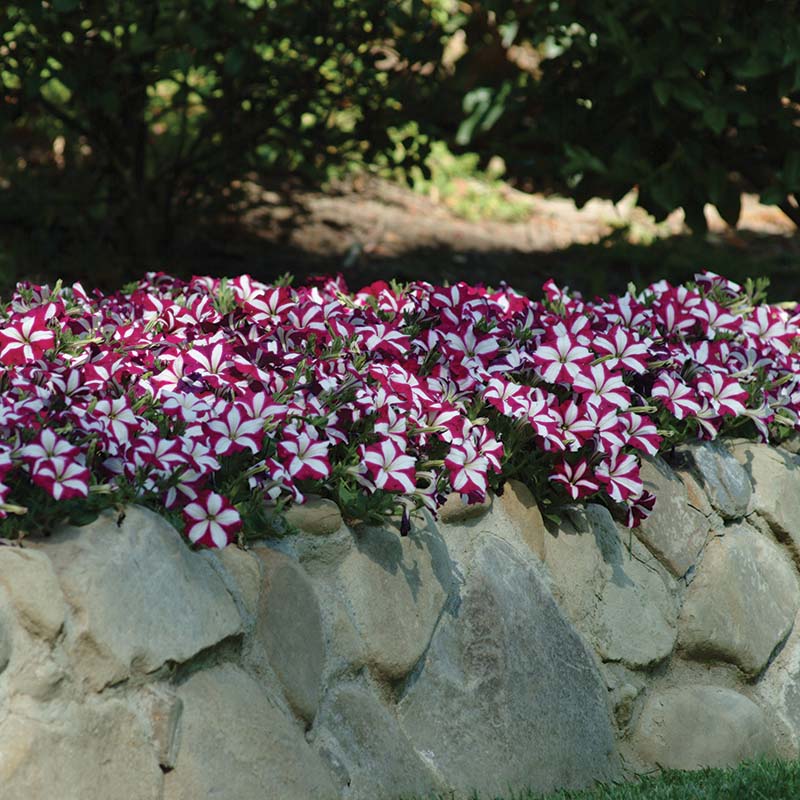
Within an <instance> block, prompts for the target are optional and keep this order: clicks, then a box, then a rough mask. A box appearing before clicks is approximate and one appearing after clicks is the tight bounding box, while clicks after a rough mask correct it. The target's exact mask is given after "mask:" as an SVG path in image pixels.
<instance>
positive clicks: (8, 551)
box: [0, 547, 67, 641]
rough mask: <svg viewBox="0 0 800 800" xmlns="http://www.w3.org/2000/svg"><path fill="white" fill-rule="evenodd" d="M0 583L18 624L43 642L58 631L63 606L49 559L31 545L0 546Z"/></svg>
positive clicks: (64, 607)
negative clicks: (23, 546)
mask: <svg viewBox="0 0 800 800" xmlns="http://www.w3.org/2000/svg"><path fill="white" fill-rule="evenodd" d="M0 586H2V587H3V588H4V589H5V590H6V592H7V593H8V597H9V599H10V601H11V603H12V605H13V607H14V609H15V611H16V613H17V614H18V615H19V620H20V622H21V623H22V625H23V626H24V627H25V628H26V629H27V630H28V631H29V632H30V633H31V634H33V635H34V636H38V637H41V638H42V639H45V640H47V641H51V640H52V639H54V638H55V637H56V636H57V635H58V634H59V632H60V631H61V628H62V626H63V625H64V620H65V618H66V613H67V606H66V603H65V602H64V595H63V593H62V592H61V586H59V583H58V578H57V577H56V575H55V572H53V567H52V564H51V563H50V559H49V558H48V557H47V556H46V555H45V554H44V553H43V552H41V551H40V550H36V549H34V548H33V547H26V548H24V549H23V548H21V547H0Z"/></svg>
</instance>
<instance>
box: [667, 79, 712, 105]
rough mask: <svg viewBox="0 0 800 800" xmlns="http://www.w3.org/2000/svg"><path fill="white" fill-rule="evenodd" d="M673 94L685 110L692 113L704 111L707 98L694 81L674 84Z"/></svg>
mask: <svg viewBox="0 0 800 800" xmlns="http://www.w3.org/2000/svg"><path fill="white" fill-rule="evenodd" d="M672 94H673V95H674V97H675V99H676V100H677V101H678V102H679V103H680V104H681V105H682V106H684V107H685V108H688V109H690V110H691V111H704V110H705V107H706V98H705V95H704V92H703V90H702V89H701V88H700V87H699V86H698V85H697V84H695V83H693V82H692V81H682V82H681V83H677V84H673V86H672Z"/></svg>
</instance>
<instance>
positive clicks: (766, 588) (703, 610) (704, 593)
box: [678, 524, 800, 675]
mask: <svg viewBox="0 0 800 800" xmlns="http://www.w3.org/2000/svg"><path fill="white" fill-rule="evenodd" d="M798 606H800V594H798V581H797V577H796V575H795V573H794V570H793V569H792V565H791V563H790V561H789V559H788V557H787V556H786V555H785V554H784V553H783V552H781V549H780V547H779V546H778V545H776V544H774V543H773V542H771V541H770V540H769V539H768V538H767V537H766V536H764V535H763V534H761V533H759V532H758V531H756V530H755V529H753V528H751V527H750V526H749V525H746V524H739V525H735V526H732V527H729V528H725V530H724V535H720V536H717V537H715V538H714V539H713V540H712V541H711V542H709V544H708V546H707V547H706V551H705V555H704V556H703V562H702V564H701V565H700V567H699V569H698V571H697V574H696V576H695V579H694V581H693V583H692V584H691V586H689V588H688V589H687V592H686V596H685V598H684V603H683V608H682V609H681V614H680V618H679V623H678V625H679V635H678V643H679V646H680V648H681V649H682V650H684V651H685V652H686V653H687V654H688V655H689V656H690V657H692V658H695V659H700V660H713V659H718V660H721V661H727V662H729V663H731V664H735V665H737V666H738V667H739V668H740V669H741V670H743V671H744V672H745V673H747V674H748V675H755V674H757V673H758V672H760V671H761V670H762V669H763V668H764V666H765V665H766V663H767V661H768V660H769V657H770V655H771V653H772V651H773V650H774V649H775V647H776V646H777V645H778V644H779V643H780V642H781V641H782V640H783V639H784V638H785V637H786V635H787V634H788V633H789V630H790V628H791V627H792V621H793V620H794V616H795V614H796V612H797V609H798Z"/></svg>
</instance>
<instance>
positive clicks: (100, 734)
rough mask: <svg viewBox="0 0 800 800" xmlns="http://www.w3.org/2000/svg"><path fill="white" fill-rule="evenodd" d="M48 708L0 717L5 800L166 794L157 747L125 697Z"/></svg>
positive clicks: (153, 798)
mask: <svg viewBox="0 0 800 800" xmlns="http://www.w3.org/2000/svg"><path fill="white" fill-rule="evenodd" d="M42 711H43V717H48V716H49V717H50V719H46V718H43V719H38V718H36V717H35V716H29V715H28V714H26V715H19V716H17V715H15V714H12V715H11V716H9V717H7V718H6V719H4V720H3V721H2V722H0V741H2V743H3V744H2V746H0V787H2V788H1V789H0V796H2V797H3V800H34V798H56V797H57V798H58V800H132V798H136V800H161V797H162V789H163V775H162V772H161V770H160V769H159V766H158V760H157V757H156V753H155V750H154V747H153V745H152V743H151V742H150V740H149V737H148V736H147V732H146V731H145V729H144V727H143V726H142V724H141V722H140V721H139V719H138V718H137V716H136V715H135V714H134V713H132V712H131V711H130V710H129V709H128V708H127V706H125V705H124V704H123V703H122V702H120V701H117V700H107V701H104V702H102V703H87V702H83V703H69V704H66V705H63V706H59V707H57V708H46V709H45V708H43V709H42ZM51 719H52V721H50V720H51Z"/></svg>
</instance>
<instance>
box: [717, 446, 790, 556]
mask: <svg viewBox="0 0 800 800" xmlns="http://www.w3.org/2000/svg"><path fill="white" fill-rule="evenodd" d="M731 452H732V453H733V455H734V457H735V458H736V459H737V461H739V463H740V464H742V466H743V467H744V468H745V469H746V470H747V473H748V475H749V476H750V479H751V481H752V483H753V500H754V507H755V510H756V512H758V514H760V515H761V516H762V517H763V518H764V519H765V520H766V521H767V522H768V523H769V526H770V528H771V529H772V531H773V532H774V533H775V535H776V536H777V537H778V538H779V539H781V540H782V541H786V542H787V543H788V544H789V546H790V547H791V549H792V552H793V555H794V557H795V559H796V560H800V457H798V456H795V455H790V454H789V453H786V452H784V451H782V450H779V449H777V448H775V447H769V446H768V445H765V444H751V443H747V444H738V445H736V446H735V447H733V448H732V451H731Z"/></svg>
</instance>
